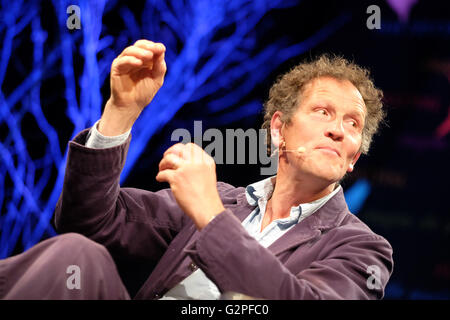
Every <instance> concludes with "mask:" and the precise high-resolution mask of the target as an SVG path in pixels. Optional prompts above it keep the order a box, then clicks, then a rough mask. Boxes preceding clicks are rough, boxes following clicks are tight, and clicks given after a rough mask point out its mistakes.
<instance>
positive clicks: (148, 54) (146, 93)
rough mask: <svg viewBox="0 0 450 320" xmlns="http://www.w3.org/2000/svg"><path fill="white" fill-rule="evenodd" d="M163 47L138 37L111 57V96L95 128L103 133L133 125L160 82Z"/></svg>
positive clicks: (164, 68)
mask: <svg viewBox="0 0 450 320" xmlns="http://www.w3.org/2000/svg"><path fill="white" fill-rule="evenodd" d="M165 51H166V48H165V47H164V45H163V44H161V43H154V42H151V41H148V40H138V41H136V43H135V44H134V45H132V46H130V47H127V48H125V50H123V51H122V53H121V54H120V55H119V56H118V57H117V58H116V59H114V61H113V63H112V66H111V80H110V84H111V97H110V98H109V100H108V102H107V103H106V106H105V110H104V112H103V115H102V119H101V120H100V123H99V126H98V130H99V131H100V133H102V134H103V135H106V136H115V135H119V134H122V133H124V132H126V131H128V130H129V129H131V127H132V126H133V124H134V122H135V121H136V119H137V118H138V117H139V115H140V113H141V112H142V110H143V109H144V108H145V107H146V106H147V105H148V104H149V103H150V102H151V101H152V99H153V97H154V96H155V95H156V93H157V92H158V90H159V89H160V88H161V86H162V85H163V82H164V75H165V73H166V70H167V67H166V62H165V60H164V54H165Z"/></svg>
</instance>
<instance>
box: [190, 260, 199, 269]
mask: <svg viewBox="0 0 450 320" xmlns="http://www.w3.org/2000/svg"><path fill="white" fill-rule="evenodd" d="M189 269H191V271H195V270H197V269H198V267H197V265H196V264H195V263H193V262H191V264H190V265H189Z"/></svg>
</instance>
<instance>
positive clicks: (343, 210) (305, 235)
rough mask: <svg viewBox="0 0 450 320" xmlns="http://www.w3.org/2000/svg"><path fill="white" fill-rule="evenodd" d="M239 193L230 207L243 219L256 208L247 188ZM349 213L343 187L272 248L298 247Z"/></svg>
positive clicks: (274, 249)
mask: <svg viewBox="0 0 450 320" xmlns="http://www.w3.org/2000/svg"><path fill="white" fill-rule="evenodd" d="M238 189H239V193H238V194H237V195H236V201H235V203H233V204H230V205H229V206H228V207H229V208H230V209H234V208H233V207H234V206H236V209H235V210H233V211H234V213H235V215H236V216H237V217H238V218H239V219H240V220H241V221H243V220H244V219H245V218H246V217H247V216H248V215H249V214H250V213H251V212H252V211H253V210H254V209H255V206H252V205H250V204H249V203H248V201H247V198H246V195H245V189H244V188H238ZM348 213H349V210H348V207H347V203H346V202H345V197H344V191H343V190H342V188H341V189H340V190H339V191H338V192H337V193H336V194H335V195H334V196H333V197H331V198H330V199H329V200H328V201H327V202H326V203H325V204H324V205H323V206H322V207H321V208H320V209H319V210H317V212H315V213H314V214H313V215H311V216H309V217H307V218H305V219H304V220H303V221H301V222H300V223H298V224H297V225H296V226H295V227H293V228H292V229H291V230H289V231H288V232H287V233H286V234H284V235H283V236H282V237H280V238H279V239H277V240H276V241H275V242H274V243H273V244H272V245H271V246H269V250H271V251H272V252H273V253H274V254H275V255H277V254H279V253H281V252H283V251H285V250H288V249H290V248H292V247H297V246H299V245H301V244H303V243H305V242H307V241H309V240H311V239H313V238H315V237H318V236H319V235H320V234H321V233H322V232H324V231H326V230H329V229H332V228H334V227H337V226H339V225H340V224H341V223H342V221H343V220H344V218H345V216H346V215H347V214H348Z"/></svg>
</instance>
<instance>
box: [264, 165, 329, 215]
mask: <svg viewBox="0 0 450 320" xmlns="http://www.w3.org/2000/svg"><path fill="white" fill-rule="evenodd" d="M334 188H335V183H331V184H327V183H325V182H320V181H315V179H310V178H309V179H308V178H301V177H298V178H297V179H292V175H291V174H287V173H286V172H283V171H282V170H279V171H278V173H277V177H276V183H275V188H274V191H273V194H272V197H271V199H270V206H269V208H270V210H267V211H270V212H266V214H269V215H270V217H268V218H269V219H270V220H271V221H272V220H275V219H280V218H286V217H288V216H289V214H290V210H291V208H292V207H294V206H298V205H300V204H302V203H309V202H312V201H314V200H317V199H320V198H322V197H324V196H326V195H327V194H330V193H331V192H332V191H333V190H334Z"/></svg>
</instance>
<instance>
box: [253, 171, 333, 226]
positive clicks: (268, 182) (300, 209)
mask: <svg viewBox="0 0 450 320" xmlns="http://www.w3.org/2000/svg"><path fill="white" fill-rule="evenodd" d="M275 181H276V175H275V176H272V177H269V178H266V179H263V180H260V181H258V182H255V183H252V184H250V185H248V186H247V187H246V188H245V196H246V198H247V202H248V203H249V204H250V205H251V206H256V205H259V206H260V204H261V203H264V205H263V207H261V206H260V209H261V211H265V204H266V203H267V201H268V200H269V199H270V197H271V196H272V193H273V188H274V184H275ZM341 188H342V187H341V186H340V185H339V186H338V187H337V188H335V189H334V190H333V191H332V192H331V193H329V194H327V195H326V196H324V197H322V198H320V199H317V200H314V201H312V202H309V203H302V204H300V205H298V206H294V207H292V208H291V213H290V217H288V218H285V219H280V222H281V223H283V222H286V223H290V222H291V221H292V220H298V222H300V221H301V220H303V219H305V218H306V217H308V216H310V215H311V214H313V213H314V212H316V211H317V210H319V209H320V208H321V207H322V206H323V205H324V204H325V203H326V202H327V201H328V200H329V199H331V198H332V197H333V196H334V195H335V194H336V193H337V192H339V190H340V189H341Z"/></svg>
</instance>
